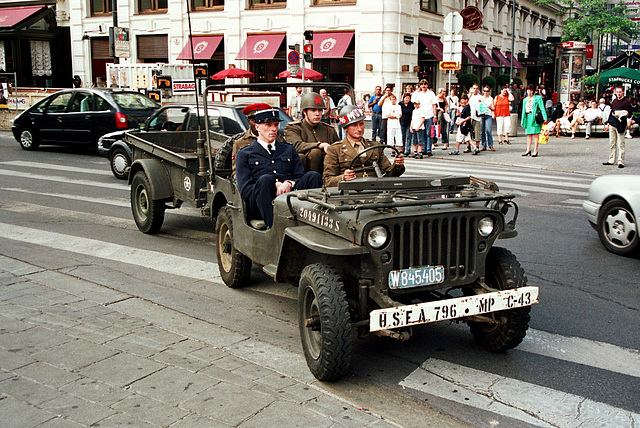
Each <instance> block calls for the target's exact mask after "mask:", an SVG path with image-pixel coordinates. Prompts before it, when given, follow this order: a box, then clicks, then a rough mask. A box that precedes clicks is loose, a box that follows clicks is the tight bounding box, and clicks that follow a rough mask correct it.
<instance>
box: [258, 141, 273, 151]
mask: <svg viewBox="0 0 640 428" xmlns="http://www.w3.org/2000/svg"><path fill="white" fill-rule="evenodd" d="M257 141H258V144H260V145H261V146H262V148H263V149H264V150H265V151H266V152H269V150H267V145H269V144H271V150H274V151H275V150H276V142H275V141H274V142H273V143H267V142H265V141H262V140H261V139H260V138H257Z"/></svg>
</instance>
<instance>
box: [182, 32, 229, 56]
mask: <svg viewBox="0 0 640 428" xmlns="http://www.w3.org/2000/svg"><path fill="white" fill-rule="evenodd" d="M221 41H222V36H193V57H192V54H191V40H189V41H187V44H186V45H184V48H183V49H182V52H180V55H178V58H177V59H184V60H189V59H192V58H193V59H211V57H212V56H213V54H214V53H215V52H216V49H218V45H220V42H221Z"/></svg>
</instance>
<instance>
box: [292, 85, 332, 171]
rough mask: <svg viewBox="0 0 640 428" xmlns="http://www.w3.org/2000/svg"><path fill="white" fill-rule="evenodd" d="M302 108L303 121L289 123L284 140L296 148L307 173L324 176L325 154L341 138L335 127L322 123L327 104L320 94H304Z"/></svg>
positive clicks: (301, 101) (301, 102)
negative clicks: (314, 172)
mask: <svg viewBox="0 0 640 428" xmlns="http://www.w3.org/2000/svg"><path fill="white" fill-rule="evenodd" d="M300 108H301V109H302V120H298V121H295V122H291V123H287V126H285V127H284V138H285V140H286V141H287V143H289V144H293V146H294V147H295V148H296V151H297V152H298V154H299V155H300V161H301V162H302V166H303V167H304V170H305V171H316V172H317V173H319V174H322V170H323V168H324V156H325V153H326V152H327V149H329V146H330V145H331V144H333V143H335V142H336V141H338V140H339V139H340V138H339V137H338V134H337V133H336V130H335V129H334V128H333V126H331V125H329V124H327V123H324V122H322V113H323V110H324V108H325V103H324V100H323V99H322V97H321V96H320V94H317V93H315V92H309V93H307V94H304V95H303V96H302V99H301V100H300Z"/></svg>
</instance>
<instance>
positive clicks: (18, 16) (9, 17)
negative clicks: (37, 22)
mask: <svg viewBox="0 0 640 428" xmlns="http://www.w3.org/2000/svg"><path fill="white" fill-rule="evenodd" d="M46 7H47V6H44V5H40V6H16V7H1V8H0V28H11V27H13V26H15V25H17V24H19V23H21V22H22V21H24V20H26V19H27V18H30V17H31V16H33V15H34V14H36V13H38V12H40V11H41V10H42V9H45V8H46Z"/></svg>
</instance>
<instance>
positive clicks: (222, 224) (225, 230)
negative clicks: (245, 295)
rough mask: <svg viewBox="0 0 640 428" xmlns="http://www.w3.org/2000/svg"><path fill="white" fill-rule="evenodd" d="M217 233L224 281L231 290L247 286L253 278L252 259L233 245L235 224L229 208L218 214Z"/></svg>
mask: <svg viewBox="0 0 640 428" xmlns="http://www.w3.org/2000/svg"><path fill="white" fill-rule="evenodd" d="M216 231H217V232H218V241H217V245H216V256H217V258H218V269H219V270H220V276H221V277H222V280H223V281H224V283H225V284H227V287H230V288H238V287H242V286H243V285H246V284H247V283H248V282H249V277H250V276H251V259H250V258H249V257H247V256H245V255H244V254H242V253H241V252H240V251H238V250H236V248H235V246H234V245H233V223H232V220H231V211H230V209H229V208H228V207H223V208H222V209H220V211H219V212H218V220H217V221H216Z"/></svg>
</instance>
